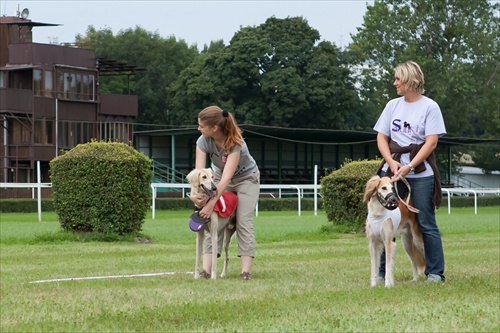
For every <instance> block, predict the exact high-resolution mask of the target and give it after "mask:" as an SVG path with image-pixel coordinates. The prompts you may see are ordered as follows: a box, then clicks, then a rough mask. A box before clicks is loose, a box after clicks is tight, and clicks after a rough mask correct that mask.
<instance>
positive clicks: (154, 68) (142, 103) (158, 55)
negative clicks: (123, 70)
mask: <svg viewBox="0 0 500 333" xmlns="http://www.w3.org/2000/svg"><path fill="white" fill-rule="evenodd" d="M76 41H77V43H79V44H83V45H86V46H88V47H91V48H95V50H96V53H97V56H98V57H102V58H108V59H113V60H117V61H119V62H124V63H127V64H129V65H135V66H138V67H141V68H145V69H146V71H145V72H138V73H137V74H135V75H133V76H131V77H130V80H131V83H130V87H131V93H132V94H135V95H138V96H139V117H138V119H137V122H138V123H142V124H157V125H159V124H164V125H168V121H169V109H168V107H167V106H168V94H167V87H168V86H169V85H170V84H171V83H172V82H174V81H175V79H176V78H177V76H178V75H179V73H180V72H181V71H182V70H183V69H184V68H186V67H187V66H188V65H189V64H190V63H191V62H192V61H193V60H194V59H195V58H196V57H197V56H198V54H199V52H198V49H197V48H196V46H188V45H187V44H186V42H185V41H184V40H176V38H175V37H173V36H171V37H168V38H166V39H165V38H162V37H161V36H160V35H159V34H158V33H156V32H155V33H152V32H148V31H146V30H144V29H142V28H141V27H135V28H134V29H126V30H121V31H119V32H118V33H117V34H116V36H113V34H112V32H111V30H109V29H102V30H99V31H96V30H95V29H94V27H92V26H90V27H89V28H88V30H87V34H86V35H85V36H80V35H78V36H77V38H76ZM128 79H129V78H127V77H126V76H121V77H120V76H110V77H102V78H101V80H100V81H101V82H100V90H101V92H109V93H120V94H127V93H128V82H127V81H128Z"/></svg>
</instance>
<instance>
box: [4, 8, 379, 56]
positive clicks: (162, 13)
mask: <svg viewBox="0 0 500 333" xmlns="http://www.w3.org/2000/svg"><path fill="white" fill-rule="evenodd" d="M367 4H369V5H372V4H373V1H370V0H329V1H327V0H323V1H307V0H305V1H299V0H296V1H290V0H288V1H287V0H277V1H265V0H260V1H258V0H257V1H235V0H233V1H231V0H225V1H224V0H222V1H209V0H198V1H166V0H151V1H147V0H143V1H140V0H135V1H130V0H128V1H127V0H83V1H75V0H53V1H46V0H16V1H13V0H0V15H7V16H15V15H16V11H17V9H18V5H19V10H20V11H22V10H23V9H24V8H28V10H29V12H30V15H29V17H28V19H30V20H32V21H35V22H43V23H57V24H61V26H57V27H35V28H33V41H34V42H37V43H49V42H50V41H51V39H54V38H57V40H58V42H59V43H64V42H68V43H72V42H74V40H75V36H76V35H77V34H82V35H84V34H85V32H86V31H87V27H88V26H89V25H93V26H94V27H95V28H96V29H97V30H99V29H101V28H110V29H111V30H112V31H113V34H115V35H116V34H117V33H118V32H119V31H120V30H124V29H128V28H135V26H140V27H142V28H143V29H145V30H147V31H150V32H157V33H158V34H159V35H160V36H162V37H163V38H166V37H169V36H175V37H176V38H177V40H179V39H183V40H185V41H186V42H187V43H188V45H193V44H197V45H198V48H199V49H202V48H203V45H204V44H209V43H210V42H211V41H214V40H218V39H222V40H224V43H225V44H226V45H227V44H228V43H229V41H230V40H231V38H232V37H233V35H234V34H235V33H236V32H237V31H238V30H239V29H240V27H247V26H257V25H260V24H262V23H264V22H265V20H266V19H267V18H269V17H271V16H276V17H277V18H286V17H289V16H290V17H295V16H302V17H304V18H305V19H306V20H307V21H308V23H309V25H310V26H311V27H312V28H314V29H316V30H318V31H319V33H320V34H321V40H327V41H330V42H332V43H335V44H336V45H337V46H339V47H345V46H346V45H347V44H349V42H350V41H351V37H350V34H356V32H357V30H356V28H357V27H360V26H361V25H362V23H363V15H364V14H365V12H366V6H367Z"/></svg>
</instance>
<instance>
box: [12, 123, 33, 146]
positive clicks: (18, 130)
mask: <svg viewBox="0 0 500 333" xmlns="http://www.w3.org/2000/svg"><path fill="white" fill-rule="evenodd" d="M10 121H11V123H10V126H9V129H11V131H10V135H12V137H11V138H12V139H11V142H12V144H14V145H27V144H29V143H30V127H31V124H30V121H29V120H27V119H19V118H18V119H12V120H10Z"/></svg>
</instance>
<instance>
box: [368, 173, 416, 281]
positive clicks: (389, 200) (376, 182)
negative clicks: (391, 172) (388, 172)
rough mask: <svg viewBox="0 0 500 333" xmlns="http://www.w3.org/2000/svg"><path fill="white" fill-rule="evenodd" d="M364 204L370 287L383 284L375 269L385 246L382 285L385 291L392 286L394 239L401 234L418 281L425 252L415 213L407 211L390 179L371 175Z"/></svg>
mask: <svg viewBox="0 0 500 333" xmlns="http://www.w3.org/2000/svg"><path fill="white" fill-rule="evenodd" d="M363 201H364V202H366V203H368V217H367V219H366V237H367V238H368V243H369V248H370V258H371V278H370V281H371V286H372V287H375V286H376V285H377V283H378V282H382V279H381V278H380V277H378V269H379V266H380V255H381V253H382V250H383V249H384V246H385V258H386V272H385V286H386V287H388V288H390V287H392V286H394V256H395V253H396V243H395V242H394V241H393V239H394V238H395V237H396V236H398V235H401V241H402V243H403V247H404V248H405V250H406V253H407V254H408V258H409V259H410V261H411V264H412V266H413V280H417V279H418V276H419V275H420V274H421V273H422V272H423V271H424V269H425V253H424V241H423V239H422V233H421V232H420V230H419V228H418V223H417V218H416V215H415V213H413V212H411V211H409V209H408V206H407V205H405V204H404V202H402V201H401V200H399V196H398V195H397V194H396V193H395V192H394V184H393V183H392V182H391V179H390V178H389V177H382V178H380V177H379V176H373V177H372V178H371V179H370V180H369V181H368V182H367V183H366V190H365V194H364V197H363ZM410 207H411V206H410Z"/></svg>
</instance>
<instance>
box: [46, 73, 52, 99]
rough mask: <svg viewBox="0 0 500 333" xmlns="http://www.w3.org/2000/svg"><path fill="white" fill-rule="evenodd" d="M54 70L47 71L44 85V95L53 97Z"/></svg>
mask: <svg viewBox="0 0 500 333" xmlns="http://www.w3.org/2000/svg"><path fill="white" fill-rule="evenodd" d="M52 82H53V81H52V71H45V82H44V83H45V85H44V92H45V93H44V96H47V97H53V96H54V95H53V94H52V89H53V87H52Z"/></svg>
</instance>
